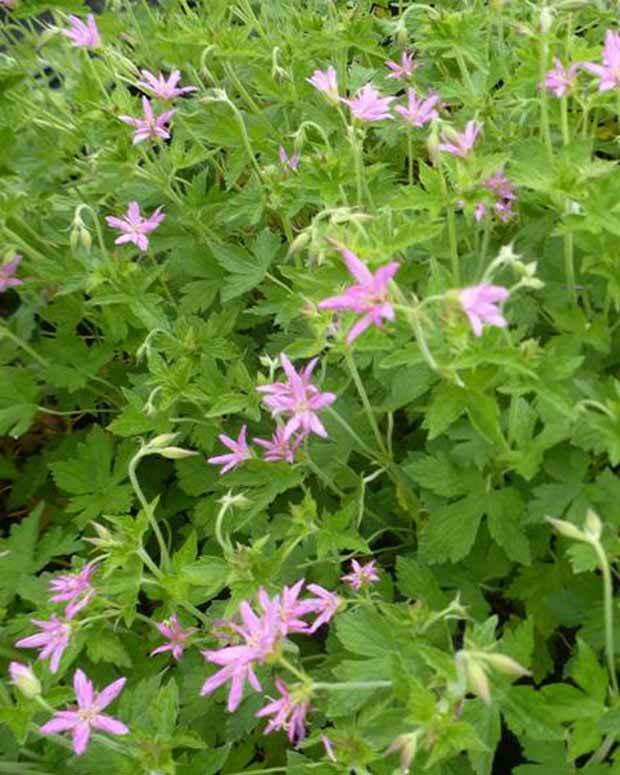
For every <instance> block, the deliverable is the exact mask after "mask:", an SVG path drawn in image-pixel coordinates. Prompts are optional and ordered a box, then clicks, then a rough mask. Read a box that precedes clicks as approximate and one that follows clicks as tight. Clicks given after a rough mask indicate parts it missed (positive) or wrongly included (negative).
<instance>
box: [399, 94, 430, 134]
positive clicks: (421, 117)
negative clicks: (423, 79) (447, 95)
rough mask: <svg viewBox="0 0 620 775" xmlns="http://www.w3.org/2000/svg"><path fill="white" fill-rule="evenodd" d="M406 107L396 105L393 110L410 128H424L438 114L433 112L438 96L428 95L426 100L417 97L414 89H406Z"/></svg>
mask: <svg viewBox="0 0 620 775" xmlns="http://www.w3.org/2000/svg"><path fill="white" fill-rule="evenodd" d="M407 99H408V101H409V102H408V105H407V107H406V108H405V107H404V106H403V105H397V106H396V107H395V108H394V110H395V111H396V112H397V113H400V115H401V116H402V117H403V118H404V120H405V121H407V122H408V123H409V124H411V125H412V126H424V124H428V122H429V121H432V120H433V119H434V118H437V117H438V116H439V114H438V113H437V111H436V110H435V105H437V103H438V102H439V99H440V98H439V95H438V94H430V95H429V96H428V97H426V99H423V98H422V97H419V98H418V97H417V95H416V93H415V89H407Z"/></svg>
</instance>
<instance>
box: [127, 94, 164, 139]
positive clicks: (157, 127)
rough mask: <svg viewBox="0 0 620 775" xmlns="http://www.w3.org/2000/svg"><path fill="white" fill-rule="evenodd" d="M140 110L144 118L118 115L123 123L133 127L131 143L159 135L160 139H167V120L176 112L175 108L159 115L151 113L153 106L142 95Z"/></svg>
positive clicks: (155, 137)
mask: <svg viewBox="0 0 620 775" xmlns="http://www.w3.org/2000/svg"><path fill="white" fill-rule="evenodd" d="M142 110H143V112H144V118H134V117H133V116H119V119H120V120H121V121H122V122H123V123H124V124H129V126H132V127H134V128H135V130H136V131H135V132H134V134H133V141H132V145H137V144H138V143H141V142H142V141H143V140H148V139H151V140H156V139H157V138H158V137H161V139H162V140H168V139H169V137H170V132H169V131H168V122H169V121H170V119H171V118H172V116H173V115H174V114H175V113H176V108H172V109H171V110H166V111H164V112H163V113H161V114H160V115H159V116H156V115H155V114H154V113H153V106H152V105H151V103H150V101H149V99H148V98H147V97H142Z"/></svg>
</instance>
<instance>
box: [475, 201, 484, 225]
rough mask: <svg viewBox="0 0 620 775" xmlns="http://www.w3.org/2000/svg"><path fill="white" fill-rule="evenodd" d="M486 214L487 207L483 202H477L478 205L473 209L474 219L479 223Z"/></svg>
mask: <svg viewBox="0 0 620 775" xmlns="http://www.w3.org/2000/svg"><path fill="white" fill-rule="evenodd" d="M486 212H487V206H486V205H485V204H484V202H478V204H477V205H476V206H475V207H474V218H475V219H476V220H477V221H478V223H480V221H481V220H482V219H483V218H484V216H485V215H486Z"/></svg>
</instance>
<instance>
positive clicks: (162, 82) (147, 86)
mask: <svg viewBox="0 0 620 775" xmlns="http://www.w3.org/2000/svg"><path fill="white" fill-rule="evenodd" d="M140 75H141V76H142V78H143V79H144V80H143V81H138V82H137V84H136V86H139V87H140V88H141V89H142V90H143V91H146V92H148V93H149V94H150V95H151V96H152V97H157V99H160V100H165V101H167V100H173V99H174V98H175V97H182V96H183V95H184V94H190V93H191V92H194V91H198V89H197V88H196V87H195V86H183V87H181V88H178V87H177V84H178V83H179V81H180V80H181V71H180V70H173V71H172V72H171V73H170V75H169V76H168V79H166V77H165V76H164V75H163V73H158V74H157V75H153V73H151V72H150V71H149V70H140Z"/></svg>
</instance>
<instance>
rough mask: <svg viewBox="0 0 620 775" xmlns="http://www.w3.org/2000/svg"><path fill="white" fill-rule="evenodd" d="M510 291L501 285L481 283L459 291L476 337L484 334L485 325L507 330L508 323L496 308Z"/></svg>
mask: <svg viewBox="0 0 620 775" xmlns="http://www.w3.org/2000/svg"><path fill="white" fill-rule="evenodd" d="M508 296H509V291H508V290H507V289H506V288H503V287H502V286H501V285H489V284H488V283H481V284H480V285H474V286H472V287H470V288H463V290H461V291H459V294H458V298H459V301H460V303H461V306H462V307H463V310H464V312H465V314H466V315H467V317H468V318H469V322H470V324H471V327H472V330H473V332H474V334H475V336H480V335H481V334H482V329H483V326H484V324H485V323H486V324H488V325H490V326H497V327H498V328H506V326H507V325H508V322H507V320H506V318H505V317H504V316H503V315H502V313H501V311H500V309H499V308H498V307H497V306H496V305H497V304H499V303H500V302H502V301H505V300H506V299H507V298H508Z"/></svg>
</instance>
